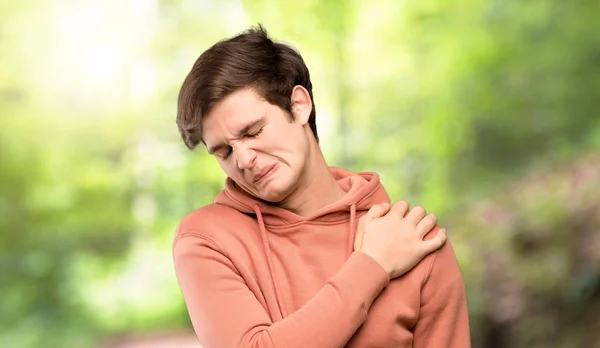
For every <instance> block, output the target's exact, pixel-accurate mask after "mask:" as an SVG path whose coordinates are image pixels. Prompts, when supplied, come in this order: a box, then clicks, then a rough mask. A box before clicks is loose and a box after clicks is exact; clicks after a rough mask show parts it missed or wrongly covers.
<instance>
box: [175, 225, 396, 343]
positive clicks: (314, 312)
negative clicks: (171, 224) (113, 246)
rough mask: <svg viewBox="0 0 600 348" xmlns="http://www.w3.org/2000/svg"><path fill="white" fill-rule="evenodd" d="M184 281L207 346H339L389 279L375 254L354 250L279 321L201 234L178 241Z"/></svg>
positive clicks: (179, 268) (196, 326) (198, 331)
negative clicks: (313, 292) (340, 266)
mask: <svg viewBox="0 0 600 348" xmlns="http://www.w3.org/2000/svg"><path fill="white" fill-rule="evenodd" d="M173 257H174V263H175V271H176V275H177V280H178V282H179V286H180V288H181V291H182V293H183V297H184V299H185V302H186V306H187V309H188V312H189V315H190V319H191V321H192V325H193V327H194V331H195V332H196V335H197V336H198V338H199V340H200V343H201V344H202V345H203V347H204V348H221V347H253V348H259V347H260V348H267V347H269V348H271V347H276V348H296V347H298V348H300V347H302V348H303V347H314V348H338V347H343V346H344V345H345V344H346V342H347V341H348V340H349V339H350V338H351V337H352V335H353V334H354V333H355V331H356V330H357V329H358V328H359V327H360V325H361V324H362V323H363V322H364V321H365V320H366V318H367V312H368V310H369V308H370V306H371V304H372V303H373V301H374V299H375V298H376V297H377V296H378V295H379V293H380V292H381V291H382V290H383V288H385V286H386V285H387V284H388V283H389V277H388V275H387V273H386V272H385V270H384V269H383V268H382V267H381V266H380V265H379V264H378V263H377V262H376V261H375V260H373V259H372V258H371V257H369V256H367V255H366V254H363V253H360V252H354V253H353V254H352V255H351V256H350V258H349V259H348V260H347V261H346V263H345V264H344V265H343V266H342V268H341V269H340V270H339V271H338V272H337V273H336V274H335V275H334V276H333V277H332V278H330V279H329V280H328V281H327V282H326V284H325V286H323V288H322V289H321V290H320V291H319V292H317V294H316V295H315V296H314V297H313V298H312V299H311V300H309V301H308V302H307V303H306V304H305V305H304V306H303V307H302V308H300V309H299V310H297V311H296V312H294V313H292V314H291V315H289V316H288V317H287V318H285V319H283V320H280V321H277V322H275V323H273V322H272V321H271V319H270V318H269V315H268V313H267V312H266V310H265V309H264V308H263V307H262V305H261V304H260V303H259V301H258V300H257V299H256V297H255V295H254V293H253V292H252V291H251V290H250V289H249V288H248V286H247V285H246V283H245V281H244V279H243V278H242V277H241V275H240V274H239V273H238V271H237V270H236V268H235V266H234V264H233V263H232V262H231V260H230V259H229V258H228V257H227V256H226V254H225V253H224V252H223V251H222V250H221V249H220V248H219V247H218V245H216V244H215V243H214V242H212V241H211V240H210V239H207V238H205V237H203V236H201V235H197V234H194V235H184V236H180V237H179V238H178V239H176V241H175V244H174V247H173Z"/></svg>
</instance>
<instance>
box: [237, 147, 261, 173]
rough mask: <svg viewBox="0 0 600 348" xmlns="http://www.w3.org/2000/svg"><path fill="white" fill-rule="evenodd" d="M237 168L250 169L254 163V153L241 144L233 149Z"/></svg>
mask: <svg viewBox="0 0 600 348" xmlns="http://www.w3.org/2000/svg"><path fill="white" fill-rule="evenodd" d="M233 153H234V155H235V160H236V162H237V166H238V168H240V169H250V168H252V167H253V166H254V162H256V151H254V150H252V149H249V148H247V147H246V146H244V145H243V144H236V146H235V147H234V148H233Z"/></svg>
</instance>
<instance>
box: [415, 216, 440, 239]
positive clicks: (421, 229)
mask: <svg viewBox="0 0 600 348" xmlns="http://www.w3.org/2000/svg"><path fill="white" fill-rule="evenodd" d="M436 224H437V216H436V215H435V214H429V215H427V216H426V217H424V218H423V219H422V220H421V221H419V223H418V224H417V232H418V233H419V237H421V239H423V238H425V235H426V234H427V233H429V231H431V229H432V228H434V227H435V225H436Z"/></svg>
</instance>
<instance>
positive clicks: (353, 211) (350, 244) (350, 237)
mask: <svg viewBox="0 0 600 348" xmlns="http://www.w3.org/2000/svg"><path fill="white" fill-rule="evenodd" d="M354 238H356V203H352V204H351V205H350V233H348V248H347V252H346V257H350V254H352V252H353V251H354Z"/></svg>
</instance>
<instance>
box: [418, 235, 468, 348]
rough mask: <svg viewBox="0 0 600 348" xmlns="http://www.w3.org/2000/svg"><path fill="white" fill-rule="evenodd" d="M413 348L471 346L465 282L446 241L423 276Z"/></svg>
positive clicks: (450, 247) (452, 251)
mask: <svg viewBox="0 0 600 348" xmlns="http://www.w3.org/2000/svg"><path fill="white" fill-rule="evenodd" d="M413 347H414V348H430V347H436V348H469V347H471V340H470V331H469V315H468V311H467V297H466V291H465V284H464V281H463V277H462V274H461V272H460V268H459V267H458V262H457V261H456V256H455V255H454V250H453V249H452V246H451V245H450V241H449V240H448V241H447V242H446V244H445V245H444V246H443V247H442V248H440V249H439V250H438V251H437V252H436V253H435V254H434V255H433V258H432V261H431V264H430V266H429V270H428V272H427V274H426V275H425V278H424V279H423V283H422V285H421V309H420V314H419V319H418V320H417V324H416V325H415V329H414V342H413Z"/></svg>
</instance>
